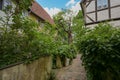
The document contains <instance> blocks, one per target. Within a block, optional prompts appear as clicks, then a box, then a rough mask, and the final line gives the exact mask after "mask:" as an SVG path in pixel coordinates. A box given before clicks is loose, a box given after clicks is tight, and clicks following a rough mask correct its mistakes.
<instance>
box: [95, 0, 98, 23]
mask: <svg viewBox="0 0 120 80" xmlns="http://www.w3.org/2000/svg"><path fill="white" fill-rule="evenodd" d="M95 20H96V21H97V20H98V14H97V0H95Z"/></svg>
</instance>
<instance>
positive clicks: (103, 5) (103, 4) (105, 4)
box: [97, 0, 108, 10]
mask: <svg viewBox="0 0 120 80" xmlns="http://www.w3.org/2000/svg"><path fill="white" fill-rule="evenodd" d="M103 1H104V0H101V1H99V0H97V10H101V9H105V8H108V0H106V1H105V2H103Z"/></svg>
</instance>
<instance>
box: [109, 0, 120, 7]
mask: <svg viewBox="0 0 120 80" xmlns="http://www.w3.org/2000/svg"><path fill="white" fill-rule="evenodd" d="M110 1H111V6H115V5H120V0H110Z"/></svg>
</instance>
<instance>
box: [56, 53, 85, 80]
mask: <svg viewBox="0 0 120 80" xmlns="http://www.w3.org/2000/svg"><path fill="white" fill-rule="evenodd" d="M56 77H57V80H86V74H85V69H84V67H83V66H82V61H81V60H80V55H78V56H77V57H76V59H74V60H73V64H72V65H70V66H67V67H64V68H61V69H59V70H58V72H57V75H56Z"/></svg>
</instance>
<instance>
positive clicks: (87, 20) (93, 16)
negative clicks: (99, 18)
mask: <svg viewBox="0 0 120 80" xmlns="http://www.w3.org/2000/svg"><path fill="white" fill-rule="evenodd" d="M87 15H88V16H89V17H90V18H92V19H93V20H94V21H95V13H91V14H87ZM86 22H87V23H91V22H92V21H91V20H90V19H89V18H87V17H86Z"/></svg>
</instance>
